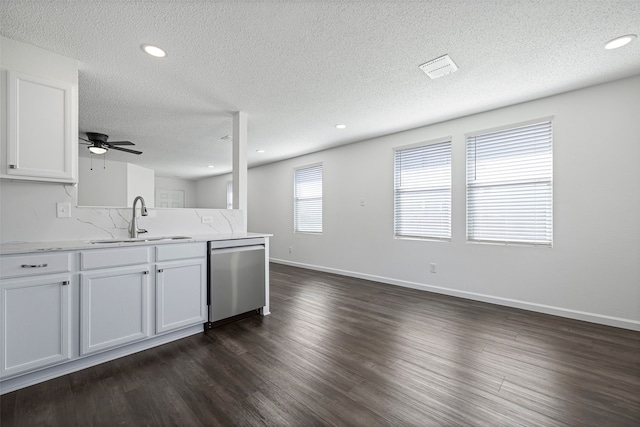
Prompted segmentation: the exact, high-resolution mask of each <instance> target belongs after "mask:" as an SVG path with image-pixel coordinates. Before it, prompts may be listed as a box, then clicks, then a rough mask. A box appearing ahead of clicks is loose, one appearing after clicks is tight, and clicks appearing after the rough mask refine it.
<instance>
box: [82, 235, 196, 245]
mask: <svg viewBox="0 0 640 427" xmlns="http://www.w3.org/2000/svg"><path fill="white" fill-rule="evenodd" d="M189 239H192V237H189V236H166V237H140V238H137V239H106V240H91V241H90V242H89V243H91V244H92V245H95V244H101V243H102V244H108V243H140V242H162V241H168V240H189Z"/></svg>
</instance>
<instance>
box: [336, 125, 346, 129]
mask: <svg viewBox="0 0 640 427" xmlns="http://www.w3.org/2000/svg"><path fill="white" fill-rule="evenodd" d="M346 127H347V125H336V129H344V128H346Z"/></svg>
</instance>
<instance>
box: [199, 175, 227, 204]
mask: <svg viewBox="0 0 640 427" xmlns="http://www.w3.org/2000/svg"><path fill="white" fill-rule="evenodd" d="M227 181H231V174H225V175H218V176H214V177H211V178H204V179H200V180H198V181H196V192H197V199H198V207H200V208H211V209H226V208H227Z"/></svg>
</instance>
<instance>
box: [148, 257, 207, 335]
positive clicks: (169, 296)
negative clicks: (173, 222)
mask: <svg viewBox="0 0 640 427" xmlns="http://www.w3.org/2000/svg"><path fill="white" fill-rule="evenodd" d="M206 265H207V263H206V258H201V259H194V260H185V261H175V262H167V263H161V264H157V268H156V333H157V334H160V333H163V332H168V331H173V330H175V329H179V328H183V327H185V326H191V325H195V324H198V323H204V322H206V320H207V319H206V316H207V274H206Z"/></svg>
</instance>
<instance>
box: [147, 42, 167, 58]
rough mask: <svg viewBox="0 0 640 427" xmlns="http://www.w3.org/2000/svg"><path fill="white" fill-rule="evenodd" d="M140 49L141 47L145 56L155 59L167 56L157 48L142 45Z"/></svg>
mask: <svg viewBox="0 0 640 427" xmlns="http://www.w3.org/2000/svg"><path fill="white" fill-rule="evenodd" d="M141 47H142V50H144V51H145V52H146V53H147V54H149V55H151V56H154V57H156V58H164V57H165V56H167V52H165V51H164V50H162V49H160V48H159V47H158V46H153V45H150V44H143V45H142V46H141Z"/></svg>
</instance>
